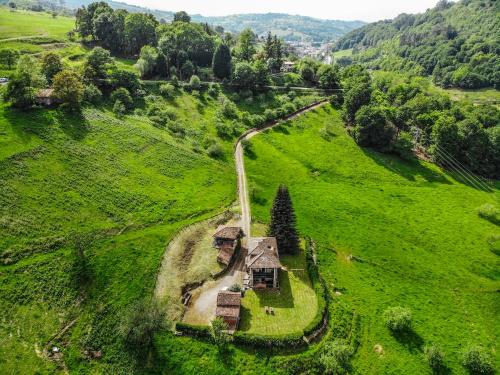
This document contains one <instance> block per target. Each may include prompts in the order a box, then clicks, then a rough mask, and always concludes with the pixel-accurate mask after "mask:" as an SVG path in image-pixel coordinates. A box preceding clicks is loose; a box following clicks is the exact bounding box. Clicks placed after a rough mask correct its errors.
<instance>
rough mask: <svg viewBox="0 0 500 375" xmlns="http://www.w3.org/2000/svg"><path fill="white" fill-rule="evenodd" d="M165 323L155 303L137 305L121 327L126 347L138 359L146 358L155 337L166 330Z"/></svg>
mask: <svg viewBox="0 0 500 375" xmlns="http://www.w3.org/2000/svg"><path fill="white" fill-rule="evenodd" d="M166 323H167V322H166V317H165V313H164V312H163V311H162V309H161V307H160V306H159V305H158V304H157V303H155V302H153V301H148V302H140V303H137V304H136V305H134V306H132V308H131V309H130V312H129V313H128V316H127V318H126V320H125V321H124V322H123V324H122V327H121V333H122V336H123V339H124V341H125V345H126V347H127V348H128V349H129V350H130V351H131V352H132V353H134V354H135V355H137V356H138V357H142V358H146V357H147V355H148V353H149V351H150V350H151V349H152V348H153V346H154V337H155V335H156V334H157V333H158V332H160V331H162V330H164V329H165V328H166Z"/></svg>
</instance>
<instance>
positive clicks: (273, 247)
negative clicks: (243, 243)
mask: <svg viewBox="0 0 500 375" xmlns="http://www.w3.org/2000/svg"><path fill="white" fill-rule="evenodd" d="M245 267H246V272H247V275H246V276H245V278H244V280H243V286H244V287H245V288H253V289H266V288H272V289H277V288H278V287H279V285H278V277H279V270H280V269H281V263H280V260H279V254H278V245H277V243H276V238H275V237H253V238H250V239H249V240H248V254H247V256H246V258H245Z"/></svg>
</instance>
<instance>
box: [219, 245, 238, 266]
mask: <svg viewBox="0 0 500 375" xmlns="http://www.w3.org/2000/svg"><path fill="white" fill-rule="evenodd" d="M234 251H235V248H234V246H222V247H221V248H220V250H219V254H218V255H217V260H219V261H220V262H222V263H224V264H226V265H227V264H229V263H230V262H231V259H232V258H233V255H234Z"/></svg>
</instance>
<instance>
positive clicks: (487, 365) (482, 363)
mask: <svg viewBox="0 0 500 375" xmlns="http://www.w3.org/2000/svg"><path fill="white" fill-rule="evenodd" d="M462 364H463V366H464V367H465V368H466V369H467V370H469V372H470V373H471V374H477V375H489V374H493V373H494V372H495V370H494V367H493V362H492V360H491V357H490V355H489V354H488V353H487V352H486V351H485V350H484V349H483V348H482V347H480V346H471V347H469V348H467V349H466V350H465V352H464V354H463V358H462Z"/></svg>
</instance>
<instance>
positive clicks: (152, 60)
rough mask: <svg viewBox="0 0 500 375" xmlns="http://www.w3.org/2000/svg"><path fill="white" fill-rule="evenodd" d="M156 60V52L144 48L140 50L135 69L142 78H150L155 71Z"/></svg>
mask: <svg viewBox="0 0 500 375" xmlns="http://www.w3.org/2000/svg"><path fill="white" fill-rule="evenodd" d="M157 59H158V51H157V50H156V48H154V47H151V46H144V47H142V48H141V53H140V55H139V60H137V63H136V65H135V66H136V67H137V69H138V70H139V72H140V74H141V77H142V78H147V77H151V76H152V75H153V74H154V72H155V69H156V62H157Z"/></svg>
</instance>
